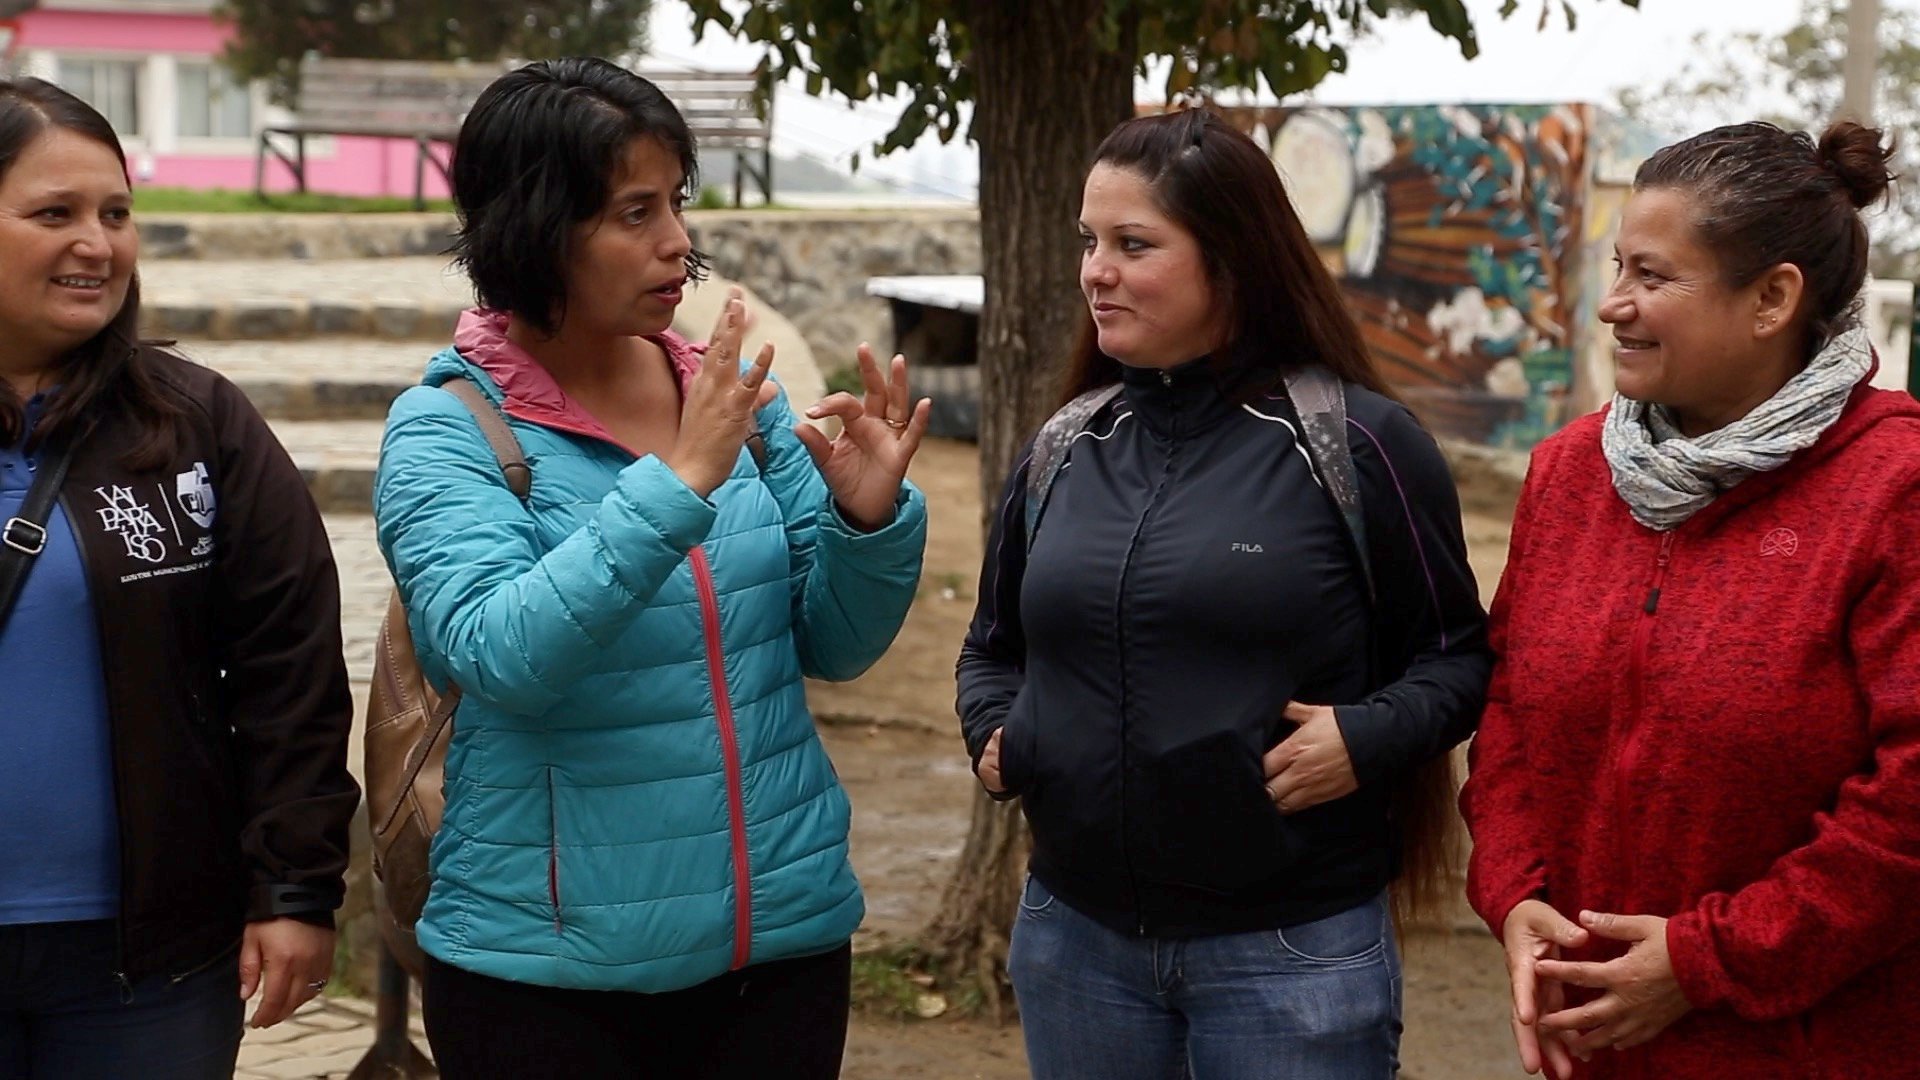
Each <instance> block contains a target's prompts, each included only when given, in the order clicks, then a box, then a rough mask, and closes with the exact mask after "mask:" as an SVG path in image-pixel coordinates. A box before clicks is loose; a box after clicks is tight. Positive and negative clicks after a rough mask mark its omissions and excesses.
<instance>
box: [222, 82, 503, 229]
mask: <svg viewBox="0 0 1920 1080" xmlns="http://www.w3.org/2000/svg"><path fill="white" fill-rule="evenodd" d="M506 70H507V68H506V65H504V64H453V63H436V62H431V61H417V60H340V59H334V58H331V57H322V58H318V59H311V60H307V61H306V62H304V63H302V64H301V65H300V102H299V105H298V106H297V107H295V108H294V110H293V119H292V120H290V121H288V122H286V123H281V124H271V125H268V126H266V127H263V128H261V129H260V143H259V146H258V148H257V149H256V151H255V153H254V158H253V192H254V194H255V195H256V196H260V197H262V198H264V197H265V195H266V174H267V155H268V154H272V155H273V156H274V157H276V158H279V159H280V161H281V162H282V163H284V164H285V165H286V167H287V168H288V169H289V170H291V171H292V173H293V183H294V187H295V188H296V189H297V190H299V191H301V192H305V191H306V190H307V139H308V137H309V136H315V135H358V136H365V137H369V138H376V139H409V140H412V142H413V144H414V161H413V205H414V207H415V208H416V209H424V208H425V206H426V172H427V164H428V163H429V162H431V163H432V164H433V167H434V168H435V169H437V170H439V172H440V177H441V179H443V180H444V179H447V170H448V166H449V165H450V164H451V149H450V148H451V146H452V144H453V140H454V139H455V138H456V137H457V136H458V135H459V134H460V123H461V121H463V120H465V119H466V116H467V109H468V108H470V107H471V106H472V105H473V102H474V99H475V98H478V97H479V96H480V91H482V90H484V89H486V87H487V84H488V83H491V82H492V81H493V80H495V79H497V78H499V77H500V76H501V74H502V73H504V72H505V71H506ZM276 138H284V139H290V140H291V141H292V143H293V150H292V154H291V155H289V154H288V153H287V151H286V150H284V149H282V147H281V145H280V144H279V143H278V142H276Z"/></svg>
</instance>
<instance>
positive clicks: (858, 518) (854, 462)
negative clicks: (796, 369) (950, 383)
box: [795, 345, 933, 532]
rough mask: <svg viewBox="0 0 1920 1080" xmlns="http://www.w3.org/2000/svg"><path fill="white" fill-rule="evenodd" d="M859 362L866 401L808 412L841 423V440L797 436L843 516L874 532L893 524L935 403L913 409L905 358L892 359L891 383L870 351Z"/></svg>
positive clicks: (837, 401)
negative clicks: (896, 504) (902, 484)
mask: <svg viewBox="0 0 1920 1080" xmlns="http://www.w3.org/2000/svg"><path fill="white" fill-rule="evenodd" d="M859 357H860V381H861V382H862V383H864V384H865V385H866V390H867V394H866V397H865V399H864V400H863V399H860V398H856V397H854V396H853V395H852V394H849V393H845V392H844V391H843V392H841V393H838V394H829V395H828V396H827V397H825V398H823V399H821V401H820V403H819V404H817V405H815V406H814V407H813V408H811V409H808V410H807V415H808V416H809V417H812V418H813V419H815V420H818V419H820V418H822V417H826V416H837V417H839V418H840V425H841V427H840V434H839V436H838V437H836V438H834V439H833V440H832V441H828V439H827V437H826V435H825V434H823V433H822V432H821V431H820V429H818V428H816V427H814V426H813V425H811V424H800V425H798V427H797V428H796V429H795V430H796V431H797V432H798V433H799V435H800V441H801V442H803V443H805V444H806V447H807V451H808V452H809V453H811V454H812V455H813V461H814V464H815V465H817V466H819V468H820V475H821V476H823V477H825V478H826V481H827V488H828V489H829V490H831V491H832V492H833V500H834V502H836V503H838V504H839V506H840V514H841V516H842V517H845V518H846V519H847V523H848V524H850V525H852V526H853V527H854V528H856V529H861V530H864V531H866V532H872V531H874V530H876V529H881V528H885V527H886V526H887V524H888V523H890V522H891V521H893V503H894V500H895V499H897V498H899V496H900V481H901V480H903V479H905V477H906V475H907V463H908V462H910V461H912V460H913V455H914V453H915V452H916V451H918V450H919V449H920V440H921V439H922V438H923V437H924V436H925V435H926V433H927V421H928V418H929V417H930V416H931V415H932V412H933V402H932V400H931V399H928V398H921V399H920V401H919V403H918V404H915V405H911V406H910V405H908V403H907V358H906V357H904V356H896V357H894V358H893V367H892V374H891V378H889V377H887V376H885V375H882V374H881V372H880V365H879V364H878V363H877V362H876V361H875V360H874V358H873V350H872V349H871V348H869V347H867V346H866V345H861V346H860V351H859Z"/></svg>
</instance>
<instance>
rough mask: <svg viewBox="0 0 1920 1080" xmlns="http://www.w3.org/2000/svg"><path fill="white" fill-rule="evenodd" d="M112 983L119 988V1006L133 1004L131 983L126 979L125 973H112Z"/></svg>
mask: <svg viewBox="0 0 1920 1080" xmlns="http://www.w3.org/2000/svg"><path fill="white" fill-rule="evenodd" d="M113 981H114V984H115V985H117V986H119V987H120V1004H122V1005H131V1004H133V981H132V980H131V979H128V978H127V973H126V972H124V971H116V972H114V973H113Z"/></svg>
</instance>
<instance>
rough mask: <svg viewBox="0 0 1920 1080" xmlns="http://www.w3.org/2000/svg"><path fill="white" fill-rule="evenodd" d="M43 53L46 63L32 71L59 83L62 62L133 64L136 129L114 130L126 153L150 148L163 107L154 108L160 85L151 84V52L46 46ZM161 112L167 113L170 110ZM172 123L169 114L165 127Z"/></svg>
mask: <svg viewBox="0 0 1920 1080" xmlns="http://www.w3.org/2000/svg"><path fill="white" fill-rule="evenodd" d="M43 55H45V56H46V57H47V62H46V63H45V65H44V67H43V70H42V71H36V72H34V74H36V75H40V77H42V78H44V79H46V80H47V81H48V82H51V83H54V84H55V85H59V81H60V65H61V63H62V62H74V63H110V64H131V65H132V66H133V96H134V103H133V107H134V110H135V112H136V114H137V115H136V116H135V123H137V124H139V125H140V130H139V132H138V133H134V132H127V131H120V130H119V129H117V128H116V129H115V130H114V133H115V134H116V135H119V136H120V145H121V147H122V148H124V149H125V150H126V151H127V152H128V153H132V152H134V151H136V150H150V149H151V148H152V147H153V144H154V137H155V134H156V132H157V130H159V128H158V124H157V121H158V120H159V119H160V116H159V115H158V114H159V113H161V112H162V111H163V110H160V109H158V108H157V101H158V97H159V95H158V94H156V93H155V91H156V90H158V89H162V88H161V87H157V86H155V85H154V83H155V79H154V64H153V56H152V54H150V53H137V52H119V51H115V50H112V49H48V50H46V51H45V53H44V54H43ZM43 72H44V73H43ZM167 89H171V88H170V87H168V88H167ZM167 98H168V102H169V104H171V102H172V95H171V94H168V95H167ZM164 111H166V112H169V113H170V112H171V109H168V110H164ZM172 124H173V121H172V119H171V117H170V116H169V117H168V119H167V122H166V127H167V128H168V129H171V127H172Z"/></svg>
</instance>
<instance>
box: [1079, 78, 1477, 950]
mask: <svg viewBox="0 0 1920 1080" xmlns="http://www.w3.org/2000/svg"><path fill="white" fill-rule="evenodd" d="M1094 164H1096V165H1108V166H1112V167H1114V168H1119V169H1127V170H1130V171H1132V172H1135V173H1138V174H1139V175H1140V176H1142V177H1145V178H1146V180H1147V182H1148V185H1149V187H1150V189H1151V190H1152V192H1153V196H1154V199H1155V202H1156V204H1157V205H1158V206H1159V208H1160V210H1161V211H1162V212H1163V213H1165V214H1166V215H1167V216H1168V217H1170V218H1172V219H1173V220H1174V221H1176V222H1178V223H1179V224H1180V226H1181V227H1182V228H1184V229H1186V230H1187V231H1188V232H1189V233H1192V234H1193V237H1194V239H1195V240H1197V241H1199V244H1200V250H1201V253H1202V257H1203V258H1204V260H1205V263H1206V268H1207V278H1208V283H1209V284H1210V285H1211V286H1212V287H1213V290H1214V294H1215V295H1216V296H1217V297H1220V298H1221V299H1222V301H1223V302H1225V303H1226V304H1227V305H1228V310H1229V315H1230V317H1229V326H1230V331H1229V338H1228V343H1227V346H1226V348H1225V349H1224V350H1223V353H1222V354H1221V355H1218V356H1216V357H1215V358H1214V363H1215V365H1216V368H1217V371H1218V374H1219V375H1220V376H1221V377H1222V378H1223V379H1230V380H1233V381H1234V382H1235V384H1236V385H1237V386H1238V387H1240V388H1243V389H1244V390H1245V391H1255V390H1258V389H1259V388H1261V387H1267V388H1271V387H1272V386H1273V385H1275V384H1277V383H1278V381H1279V379H1280V377H1281V376H1284V375H1285V374H1286V373H1287V372H1288V371H1289V370H1291V369H1292V368H1293V367H1294V366H1296V365H1299V364H1305V363H1318V364H1321V365H1323V366H1325V367H1326V368H1328V369H1329V370H1331V371H1332V372H1333V373H1334V374H1335V375H1337V376H1339V377H1340V378H1341V379H1342V380H1344V381H1346V382H1350V383H1355V384H1358V385H1360V386H1364V387H1366V388H1367V389H1369V390H1372V391H1374V392H1375V393H1378V394H1383V395H1386V396H1388V397H1391V396H1393V395H1392V392H1391V391H1390V390H1389V389H1388V387H1387V383H1386V380H1385V379H1383V378H1381V376H1380V372H1379V370H1378V369H1377V368H1376V367H1375V366H1374V363H1373V357H1372V356H1371V355H1370V354H1369V353H1368V352H1367V348H1366V344H1365V343H1364V342H1363V341H1362V339H1361V337H1360V328H1359V326H1358V325H1356V324H1355V323H1354V321H1353V316H1352V315H1351V314H1350V313H1349V312H1348V310H1347V306H1346V302H1345V300H1344V299H1342V297H1341V295H1340V288H1339V286H1338V285H1336V284H1334V280H1333V275H1332V274H1330V273H1328V272H1327V268H1326V266H1325V264H1323V263H1322V262H1321V261H1320V256H1319V254H1318V253H1317V252H1316V251H1315V250H1314V247H1313V242H1312V241H1311V240H1309V239H1308V238H1307V231H1306V229H1305V228H1304V227H1303V226H1302V225H1301V224H1300V217H1299V215H1298V214H1296V213H1294V209H1293V203H1292V202H1291V201H1290V200H1289V199H1288V198H1287V192H1286V188H1285V187H1283V186H1282V185H1281V182H1280V175H1279V174H1278V173H1277V172H1275V171H1274V168H1273V162H1272V161H1270V160H1269V159H1268V158H1267V155H1266V154H1264V153H1262V152H1261V151H1260V148H1259V147H1258V146H1257V145H1255V144H1254V141H1253V140H1252V139H1250V138H1248V137H1247V136H1246V135H1244V134H1242V133H1240V132H1239V131H1237V130H1235V129H1234V128H1233V127H1231V126H1229V125H1228V124H1226V123H1225V122H1223V121H1222V120H1221V119H1220V118H1219V117H1217V116H1215V115H1214V114H1212V113H1210V112H1207V111H1205V110H1203V109H1188V110H1185V111H1181V112H1174V113H1164V114H1160V115H1155V116H1139V117H1135V118H1133V119H1131V120H1127V121H1125V122H1123V123H1121V125H1120V126H1119V127H1117V128H1114V129H1113V132H1112V133H1111V134H1109V135H1108V136H1107V137H1106V140H1105V141H1104V142H1102V143H1101V144H1100V149H1099V150H1098V151H1096V152H1095V154H1094ZM1248 375H1255V376H1264V378H1255V379H1248V378H1246V376H1248ZM1119 379H1120V362H1119V361H1117V360H1115V359H1114V358H1112V357H1110V356H1108V355H1106V354H1105V353H1103V352H1101V351H1100V346H1099V340H1098V337H1097V335H1096V333H1095V330H1094V325H1093V317H1092V314H1091V313H1090V312H1087V311H1085V310H1084V309H1083V310H1082V312H1081V321H1080V334H1079V338H1078V341H1077V342H1076V344H1075V347H1074V351H1073V354H1072V356H1071V357H1070V359H1069V364H1068V369H1067V380H1066V386H1065V388H1064V392H1063V393H1062V395H1061V401H1062V403H1063V404H1064V403H1065V402H1067V401H1070V400H1072V399H1073V398H1074V397H1076V396H1077V395H1079V394H1082V393H1085V392H1086V391H1088V390H1092V389H1094V388H1096V387H1100V386H1106V385H1109V384H1111V383H1114V382H1117V381H1119ZM1458 793H1459V780H1458V777H1457V776H1456V774H1455V773H1454V769H1453V759H1452V757H1451V756H1450V755H1444V754H1443V755H1441V756H1440V757H1438V758H1435V759H1434V760H1432V761H1430V762H1427V763H1425V764H1423V765H1421V766H1419V767H1418V768H1417V769H1416V770H1415V771H1414V773H1413V775H1411V776H1410V777H1408V778H1407V780H1406V781H1405V782H1404V783H1402V784H1401V785H1400V787H1399V788H1398V789H1397V790H1396V791H1395V792H1394V795H1393V813H1394V821H1395V824H1396V826H1397V828H1398V830H1399V836H1400V844H1401V848H1400V865H1401V873H1400V876H1399V878H1398V879H1397V880H1396V881H1395V882H1394V886H1393V906H1394V917H1395V920H1396V921H1397V922H1399V923H1401V924H1403V925H1404V924H1406V923H1408V922H1412V921H1416V920H1417V921H1432V920H1435V919H1437V918H1438V917H1439V916H1441V915H1442V914H1443V913H1445V911H1446V910H1447V904H1448V902H1449V901H1450V899H1451V897H1452V894H1453V891H1454V885H1455V881H1456V873H1457V870H1458V867H1459V866H1460V864H1461V856H1462V853H1463V848H1464V845H1463V843H1462V840H1461V830H1460V819H1459V817H1458V816H1457V814H1456V813H1455V811H1454V805H1455V803H1456V801H1457V799H1458Z"/></svg>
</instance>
